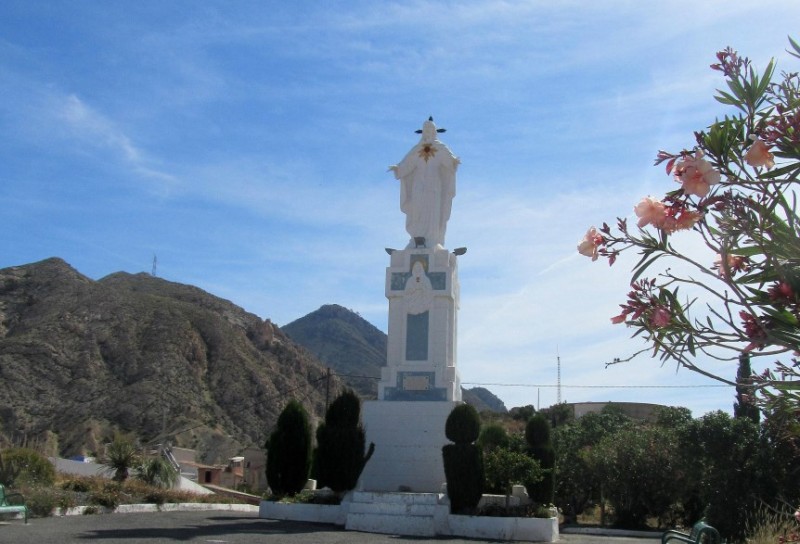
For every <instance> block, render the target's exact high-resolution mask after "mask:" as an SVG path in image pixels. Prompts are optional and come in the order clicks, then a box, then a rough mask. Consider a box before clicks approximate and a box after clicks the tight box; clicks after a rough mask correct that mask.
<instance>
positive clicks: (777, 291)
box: [767, 281, 795, 304]
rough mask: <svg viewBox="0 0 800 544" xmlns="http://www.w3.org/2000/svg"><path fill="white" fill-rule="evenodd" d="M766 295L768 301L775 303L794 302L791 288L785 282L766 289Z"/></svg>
mask: <svg viewBox="0 0 800 544" xmlns="http://www.w3.org/2000/svg"><path fill="white" fill-rule="evenodd" d="M767 295H769V298H770V300H772V302H775V303H779V304H781V303H783V304H786V303H789V302H794V300H795V297H794V291H793V290H792V286H791V285H789V284H788V283H786V282H785V281H781V282H776V283H775V284H774V285H773V286H772V287H770V288H769V289H767Z"/></svg>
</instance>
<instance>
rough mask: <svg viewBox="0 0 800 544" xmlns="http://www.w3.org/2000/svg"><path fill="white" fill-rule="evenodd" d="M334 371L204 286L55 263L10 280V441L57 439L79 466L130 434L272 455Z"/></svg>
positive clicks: (5, 294) (1, 376) (5, 309)
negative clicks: (283, 425) (278, 434)
mask: <svg viewBox="0 0 800 544" xmlns="http://www.w3.org/2000/svg"><path fill="white" fill-rule="evenodd" d="M324 372H325V369H324V367H322V366H321V365H320V364H319V362H318V361H317V360H316V358H315V357H314V356H313V355H311V354H310V353H309V352H308V351H306V350H305V349H303V348H301V347H299V346H297V345H296V344H294V343H293V342H292V341H291V340H290V339H289V338H288V337H287V336H286V335H285V334H284V333H283V332H282V331H281V330H280V329H278V328H277V327H273V326H272V324H271V323H270V322H269V320H267V321H262V320H261V319H260V318H258V317H257V316H255V315H253V314H250V313H247V312H245V311H244V310H243V309H241V308H239V307H237V306H235V305H234V304H232V303H231V302H229V301H226V300H223V299H220V298H217V297H214V296H212V295H210V294H208V293H206V292H204V291H202V290H200V289H198V288H195V287H191V286H188V285H181V284H177V283H172V282H168V281H165V280H163V279H159V278H155V277H152V276H150V275H148V274H136V275H131V274H127V273H116V274H112V275H110V276H107V277H105V278H103V279H101V280H99V281H93V280H91V279H89V278H87V277H85V276H83V275H81V274H80V273H78V272H77V271H76V270H74V269H73V268H72V267H70V266H69V265H68V264H67V263H65V262H64V261H62V260H60V259H55V258H53V259H48V260H45V261H42V262H39V263H34V264H30V265H25V266H17V267H12V268H5V269H2V270H0V442H2V441H5V442H6V443H7V442H9V441H14V442H17V443H19V442H20V441H21V440H26V441H31V440H43V439H44V437H49V438H48V440H49V441H50V442H51V443H53V442H54V439H57V443H58V449H59V450H60V453H61V454H62V455H71V454H76V453H82V452H85V453H89V452H95V451H99V450H100V448H101V444H102V443H103V442H104V441H107V440H108V439H109V438H110V437H111V436H112V434H113V432H115V431H123V432H132V433H135V434H136V435H137V436H138V437H140V438H141V439H142V440H144V441H152V442H158V441H161V440H164V439H170V440H172V441H173V442H174V443H176V444H177V445H181V446H187V447H195V448H197V449H198V450H201V451H203V452H206V454H207V457H206V459H205V460H206V461H208V462H211V461H214V457H217V458H219V457H223V458H224V456H226V455H232V454H233V453H235V452H236V450H237V449H238V448H239V447H240V446H246V445H250V444H256V445H261V444H263V442H264V440H265V438H266V436H267V434H268V432H269V431H270V429H271V428H272V426H273V425H274V423H275V421H276V419H277V415H278V413H280V410H281V409H282V408H283V406H284V404H285V403H286V402H287V400H288V399H289V398H290V397H296V398H299V399H302V401H303V402H304V404H305V405H306V406H307V407H308V408H309V409H310V410H311V411H312V415H313V416H315V417H319V416H320V415H321V414H322V412H323V409H324V402H325V383H324V380H321V379H320V378H321V377H322V376H323V375H324ZM333 385H334V386H335V387H340V386H341V384H340V383H339V382H338V381H335V382H334V384H333Z"/></svg>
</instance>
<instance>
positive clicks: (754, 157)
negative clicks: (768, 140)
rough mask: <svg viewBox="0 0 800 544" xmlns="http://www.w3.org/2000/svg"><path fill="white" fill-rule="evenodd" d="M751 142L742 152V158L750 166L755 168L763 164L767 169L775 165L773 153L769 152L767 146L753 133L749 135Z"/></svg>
mask: <svg viewBox="0 0 800 544" xmlns="http://www.w3.org/2000/svg"><path fill="white" fill-rule="evenodd" d="M750 139H751V140H753V143H752V145H751V146H750V147H748V148H747V151H745V153H744V160H745V162H746V163H747V164H749V165H750V166H752V167H754V168H757V167H761V166H765V167H766V168H767V170H769V169H770V168H772V167H774V166H775V155H773V154H772V153H770V151H769V147H768V146H767V144H765V143H764V141H763V140H761V139H760V138H759V137H757V136H756V135H755V134H751V135H750Z"/></svg>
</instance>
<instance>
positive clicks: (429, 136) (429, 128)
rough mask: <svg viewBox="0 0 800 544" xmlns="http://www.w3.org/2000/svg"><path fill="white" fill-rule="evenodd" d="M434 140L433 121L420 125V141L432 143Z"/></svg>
mask: <svg viewBox="0 0 800 544" xmlns="http://www.w3.org/2000/svg"><path fill="white" fill-rule="evenodd" d="M434 140H436V125H435V124H434V122H433V119H428V120H427V121H425V122H424V123H423V124H422V141H423V142H432V141H434Z"/></svg>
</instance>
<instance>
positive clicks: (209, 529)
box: [79, 516, 343, 541]
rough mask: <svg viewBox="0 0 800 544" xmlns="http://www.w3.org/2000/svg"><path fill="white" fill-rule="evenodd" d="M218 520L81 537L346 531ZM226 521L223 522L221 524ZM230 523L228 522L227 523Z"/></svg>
mask: <svg viewBox="0 0 800 544" xmlns="http://www.w3.org/2000/svg"><path fill="white" fill-rule="evenodd" d="M208 520H209V521H213V522H217V523H214V524H213V525H203V524H192V525H184V526H182V527H170V528H166V527H160V528H152V529H144V528H131V529H96V530H92V531H88V532H86V533H83V534H82V535H80V536H79V538H80V539H81V540H105V539H108V540H112V539H115V540H123V539H134V538H135V539H138V540H143V539H153V540H163V539H165V538H166V539H171V540H175V541H182V540H183V541H190V540H193V539H196V538H198V537H215V536H225V535H234V534H253V535H269V534H301V533H306V534H307V533H317V532H336V531H343V529H342V528H341V527H337V526H336V525H324V524H315V525H311V524H307V523H300V522H293V521H275V520H268V519H257V520H252V521H250V520H248V521H245V520H242V518H241V517H234V516H221V517H211V518H208ZM220 522H222V523H220ZM225 522H227V523H225Z"/></svg>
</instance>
